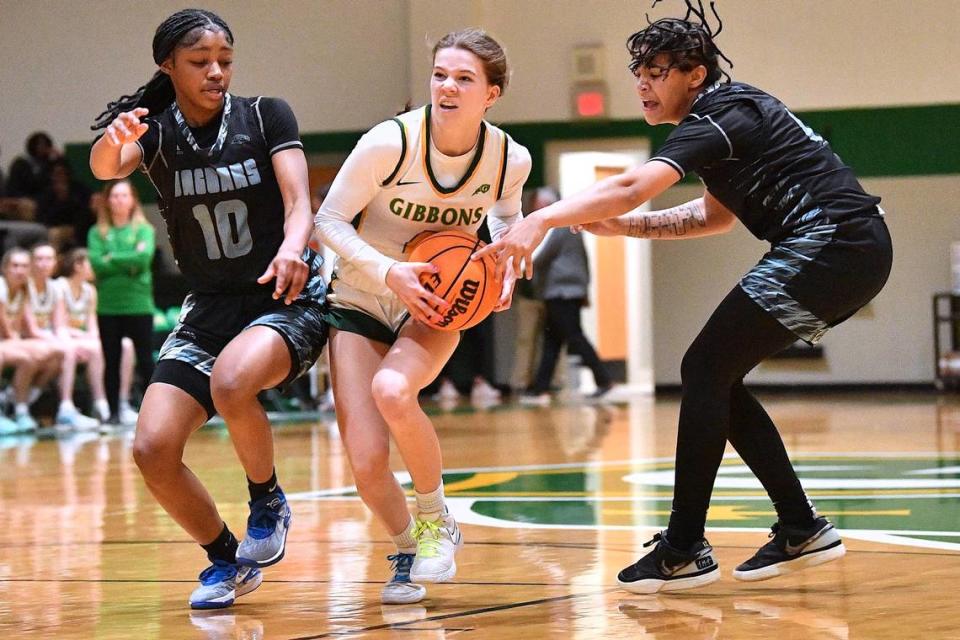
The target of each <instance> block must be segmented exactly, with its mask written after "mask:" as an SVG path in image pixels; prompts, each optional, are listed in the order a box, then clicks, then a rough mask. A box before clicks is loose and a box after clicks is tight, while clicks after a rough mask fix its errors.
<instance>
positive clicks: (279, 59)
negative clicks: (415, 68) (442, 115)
mask: <svg viewBox="0 0 960 640" xmlns="http://www.w3.org/2000/svg"><path fill="white" fill-rule="evenodd" d="M190 4H191V3H184V2H173V1H170V0H155V1H152V2H136V3H134V2H128V1H124V0H96V1H86V2H73V1H67V0H35V1H33V0H0V114H2V117H0V152H2V156H0V162H2V164H3V166H4V168H6V167H8V166H9V163H10V161H11V160H12V159H13V157H14V156H15V155H18V154H20V153H21V152H22V149H23V141H24V138H25V137H26V136H27V135H28V134H29V133H30V132H31V131H34V130H37V129H45V130H47V131H49V132H50V133H51V134H52V135H53V137H54V139H55V140H56V141H57V142H58V143H59V144H63V143H64V142H78V141H84V140H90V139H92V134H91V132H90V131H89V126H90V124H91V123H92V122H93V118H94V117H95V116H96V115H97V114H98V113H99V112H100V111H101V110H102V109H103V107H104V106H105V105H106V103H107V102H108V101H110V100H113V99H115V98H117V97H118V96H120V95H121V94H124V93H131V92H133V91H134V90H135V89H136V88H137V87H139V86H140V85H142V84H143V83H144V82H146V81H147V80H148V79H149V78H150V76H151V75H152V74H153V72H154V71H155V70H156V65H154V63H153V59H152V54H151V42H152V40H153V33H154V30H155V29H156V27H157V25H159V24H160V23H161V22H162V21H163V20H164V18H166V17H167V16H169V15H170V14H172V13H173V12H175V11H177V10H179V9H181V8H183V7H184V6H188V5H190ZM192 4H199V5H202V6H203V7H204V8H208V9H210V10H212V11H215V12H216V13H218V14H219V15H221V16H222V17H223V18H224V19H225V20H226V21H227V24H229V25H230V28H231V30H232V31H233V34H234V37H235V39H236V58H235V61H236V68H235V74H236V75H235V79H234V82H233V84H232V86H231V91H233V92H234V93H237V94H238V95H257V94H266V95H278V96H281V97H283V98H285V99H286V100H287V101H288V102H290V104H291V105H292V106H293V109H294V112H295V113H296V114H297V117H298V119H299V122H300V128H301V130H303V131H333V130H357V129H365V128H368V127H370V126H371V125H373V124H375V123H376V122H378V121H380V120H382V119H383V118H384V117H387V116H389V115H392V114H393V113H394V112H396V110H397V108H399V107H400V106H401V105H403V103H404V102H405V101H406V99H407V85H408V80H407V60H406V49H407V44H406V43H407V32H406V26H407V18H406V5H405V3H404V2H403V1H402V0H323V1H322V2H318V1H315V0H283V1H282V2H253V1H250V0H245V1H243V2H227V1H225V0H206V1H205V2H202V3H192Z"/></svg>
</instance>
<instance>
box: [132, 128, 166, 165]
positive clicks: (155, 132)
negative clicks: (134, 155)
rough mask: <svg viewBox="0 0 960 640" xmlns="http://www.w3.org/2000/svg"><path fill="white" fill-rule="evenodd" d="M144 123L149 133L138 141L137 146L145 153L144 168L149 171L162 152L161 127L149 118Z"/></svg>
mask: <svg viewBox="0 0 960 640" xmlns="http://www.w3.org/2000/svg"><path fill="white" fill-rule="evenodd" d="M144 122H145V123H146V125H147V132H146V133H144V134H143V135H142V136H140V139H139V140H137V146H139V147H140V151H141V152H142V153H143V158H142V160H141V163H142V166H143V168H144V169H147V168H149V167H151V166H152V165H153V161H154V159H155V158H156V157H157V153H158V152H159V151H160V126H161V125H160V123H159V122H157V121H156V120H154V119H153V118H147V119H146V120H144Z"/></svg>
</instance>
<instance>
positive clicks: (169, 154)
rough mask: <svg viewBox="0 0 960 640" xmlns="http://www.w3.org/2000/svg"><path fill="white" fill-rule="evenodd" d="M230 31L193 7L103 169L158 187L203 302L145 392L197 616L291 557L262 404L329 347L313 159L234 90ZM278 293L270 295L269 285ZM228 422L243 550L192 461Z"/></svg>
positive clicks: (154, 455) (98, 160)
mask: <svg viewBox="0 0 960 640" xmlns="http://www.w3.org/2000/svg"><path fill="white" fill-rule="evenodd" d="M233 55H234V49H233V34H232V33H231V32H230V28H229V27H228V26H227V25H226V23H225V22H224V21H223V20H222V19H221V18H220V17H218V16H217V15H215V14H213V13H211V12H208V11H202V10H196V9H189V10H184V11H180V12H178V13H176V14H174V15H172V16H170V17H169V18H168V19H167V20H165V21H164V22H163V23H162V24H161V25H160V26H159V27H158V28H157V31H156V35H155V36H154V39H153V58H154V61H155V62H156V63H157V64H158V65H159V67H160V69H159V71H158V72H157V73H156V75H154V77H153V79H151V80H150V82H149V83H147V84H146V85H145V86H144V87H142V88H141V89H140V90H138V91H137V92H136V93H135V94H134V95H133V96H124V97H122V98H120V99H119V100H117V101H115V102H112V103H110V104H109V105H108V107H107V110H106V111H105V112H104V113H103V114H101V115H100V116H99V118H98V122H97V123H96V125H95V127H94V128H95V129H97V128H105V129H106V131H105V133H104V135H103V136H102V137H101V138H100V139H99V140H98V141H97V142H96V144H94V146H93V150H92V151H91V154H90V166H91V168H92V169H93V173H94V175H96V176H97V177H98V178H100V179H116V178H123V177H125V176H127V175H129V174H130V173H131V172H132V171H133V170H134V169H136V168H137V167H140V168H141V169H142V170H143V171H144V173H146V175H147V176H148V178H149V179H150V181H151V182H152V183H153V185H154V187H155V188H156V190H157V193H158V195H159V201H160V208H161V213H162V215H163V218H164V220H165V221H166V224H167V231H168V233H169V236H170V241H171V244H172V246H173V250H174V254H175V256H176V258H177V262H178V264H179V265H180V269H181V270H182V272H183V274H184V276H185V277H186V278H187V280H188V282H189V284H190V288H191V293H190V295H189V296H187V298H186V300H184V304H183V312H182V314H181V316H180V322H179V324H178V325H177V327H176V328H175V329H174V330H173V332H172V333H171V334H170V336H169V338H168V339H167V341H166V342H165V343H164V345H163V348H162V349H161V352H160V361H159V363H158V364H157V368H156V372H155V374H154V376H153V379H152V380H151V383H150V385H149V387H148V388H147V393H146V396H145V397H144V402H143V406H142V407H141V411H140V419H139V421H138V424H137V435H136V439H135V441H134V457H135V459H136V462H137V465H138V466H139V467H140V470H141V472H142V474H143V477H144V480H145V481H146V484H147V486H148V487H149V489H150V491H151V492H152V493H153V495H154V496H155V497H156V498H157V500H158V501H159V502H160V504H161V505H163V507H164V508H165V509H166V510H167V512H168V513H169V514H170V515H171V516H172V517H173V518H174V519H175V520H176V521H177V522H178V523H179V524H180V525H181V526H182V527H183V528H184V529H185V530H186V531H187V532H188V533H189V534H190V535H191V536H193V538H194V539H195V540H196V541H197V542H198V543H200V544H201V545H202V546H203V548H204V549H205V550H206V551H207V554H208V557H209V558H210V561H211V563H212V564H211V566H210V567H208V568H207V569H206V570H204V571H203V572H202V573H201V574H200V582H201V585H200V587H198V588H197V589H196V590H195V591H194V592H193V594H192V595H191V598H190V604H191V606H193V607H194V608H219V607H225V606H229V605H230V604H232V603H233V600H234V598H235V597H237V596H239V595H243V594H245V593H248V592H250V591H252V590H253V589H255V588H256V587H257V586H259V584H260V581H261V579H262V578H261V575H260V571H259V569H258V568H257V567H264V566H268V565H270V564H273V563H274V562H277V561H279V560H280V559H281V558H282V557H283V552H284V546H285V542H286V533H287V528H288V526H289V523H290V509H289V507H288V506H287V502H286V499H285V498H284V495H283V491H282V490H281V489H280V486H279V485H278V483H277V478H276V474H275V472H274V466H273V439H272V434H271V431H270V424H269V422H268V420H267V416H266V414H265V412H264V410H263V408H262V407H261V405H260V404H259V402H258V401H257V393H258V392H260V391H261V390H263V389H267V388H271V387H276V386H279V385H283V384H286V383H288V382H290V381H291V380H293V379H294V378H296V377H297V376H298V375H300V374H301V373H303V372H305V371H306V370H307V369H309V367H310V366H311V365H312V364H313V362H314V361H315V360H316V358H317V356H318V355H319V353H320V350H321V349H322V347H323V344H324V342H325V340H326V328H325V324H324V322H323V320H322V319H321V312H322V300H323V298H324V295H325V289H324V285H323V281H322V279H321V278H320V275H319V265H320V259H319V258H316V257H315V256H314V255H313V253H312V252H310V251H309V250H305V247H306V245H307V240H308V238H309V235H310V232H311V229H312V214H311V211H310V196H309V193H308V186H307V163H306V158H305V156H304V154H303V147H302V144H301V143H300V139H299V132H298V128H297V122H296V119H295V118H294V115H293V113H292V111H291V110H290V107H289V106H287V104H286V103H285V102H284V101H283V100H279V99H276V98H265V97H260V98H242V97H239V96H233V95H231V94H229V93H228V92H227V90H228V89H229V86H230V79H231V76H232V75H233V69H232V63H233ZM271 283H272V284H271ZM217 412H219V413H220V414H221V415H222V416H223V417H224V419H225V420H226V423H227V426H228V428H229V430H230V436H231V438H232V439H233V443H234V447H235V448H236V451H237V455H238V457H239V458H240V462H241V463H242V465H243V467H244V470H245V471H246V474H247V480H248V485H249V489H250V517H249V519H248V522H247V535H246V537H245V538H244V540H243V542H242V543H240V544H239V548H238V543H237V540H236V538H234V536H233V534H232V533H231V532H230V530H229V528H228V527H227V526H226V524H225V523H224V521H223V519H222V518H221V517H220V515H219V513H218V512H217V508H216V506H215V505H214V502H213V499H212V498H211V497H210V495H209V494H208V493H207V491H206V490H205V489H204V487H203V486H202V485H201V484H200V482H199V480H198V479H197V477H196V476H194V475H193V473H192V472H191V471H190V470H189V469H187V467H186V466H184V464H183V462H182V454H183V449H184V446H185V444H186V441H187V438H188V437H189V436H190V434H191V433H193V432H194V431H196V430H197V429H198V428H199V427H200V426H201V425H203V424H204V423H205V422H206V421H207V419H208V418H210V417H211V416H212V415H213V414H214V413H217Z"/></svg>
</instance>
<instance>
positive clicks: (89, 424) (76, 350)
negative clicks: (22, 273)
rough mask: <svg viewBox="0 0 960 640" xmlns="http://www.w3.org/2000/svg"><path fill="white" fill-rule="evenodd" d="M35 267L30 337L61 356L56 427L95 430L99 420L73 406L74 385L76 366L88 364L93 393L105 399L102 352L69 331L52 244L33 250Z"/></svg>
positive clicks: (29, 288) (30, 287)
mask: <svg viewBox="0 0 960 640" xmlns="http://www.w3.org/2000/svg"><path fill="white" fill-rule="evenodd" d="M31 255H32V263H33V264H32V268H31V273H30V279H29V281H28V282H27V292H28V294H29V300H28V303H29V309H30V311H31V314H30V315H28V316H27V318H28V320H29V318H30V316H32V319H33V321H32V323H31V322H27V327H28V333H29V334H31V337H34V338H39V339H40V340H43V341H45V342H46V343H47V344H48V345H50V346H51V347H52V348H54V349H56V350H57V352H58V353H59V354H60V361H61V366H60V407H59V409H57V417H56V424H57V426H61V427H69V428H72V429H94V428H96V427H98V426H99V425H100V422H99V421H98V420H95V419H94V418H91V417H89V416H85V415H83V414H82V413H80V410H79V409H77V407H76V405H74V403H73V385H74V381H75V380H76V377H77V364H78V363H83V362H85V363H87V365H88V367H89V371H92V372H93V374H94V375H93V377H92V379H91V381H90V382H91V390H92V391H93V394H94V399H95V400H101V401H103V400H105V396H104V393H103V356H102V355H101V352H100V349H99V348H97V349H90V348H89V345H86V344H81V343H78V342H75V341H74V340H72V339H71V338H70V334H69V331H68V329H67V319H66V313H67V312H66V306H65V305H64V301H63V291H62V290H61V288H60V286H59V285H57V283H56V282H54V280H53V278H52V277H51V276H53V272H54V270H55V269H56V265H57V254H56V252H55V251H54V250H53V247H52V246H51V245H49V244H40V245H37V246H36V247H34V248H33V251H31Z"/></svg>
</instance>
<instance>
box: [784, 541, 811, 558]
mask: <svg viewBox="0 0 960 640" xmlns="http://www.w3.org/2000/svg"><path fill="white" fill-rule="evenodd" d="M806 546H807V543H806V541H804V542H803V543H802V544H798V545H797V546H793V545H792V544H790V543H789V542H787V544H786V545H785V546H784V548H783V550H784V551H786V552H787V555H788V556H795V555H797V554H798V553H800V552H801V551H803V549H804V547H806Z"/></svg>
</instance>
